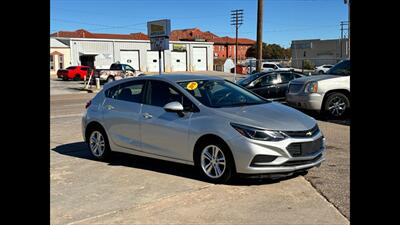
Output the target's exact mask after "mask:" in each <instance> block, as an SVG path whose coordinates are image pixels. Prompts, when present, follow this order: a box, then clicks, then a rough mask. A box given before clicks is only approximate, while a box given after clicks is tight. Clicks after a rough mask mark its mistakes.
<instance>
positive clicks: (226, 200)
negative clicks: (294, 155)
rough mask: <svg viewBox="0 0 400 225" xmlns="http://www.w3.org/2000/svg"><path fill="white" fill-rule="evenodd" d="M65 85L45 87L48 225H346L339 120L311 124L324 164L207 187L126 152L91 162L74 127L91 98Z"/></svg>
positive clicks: (343, 136) (179, 170)
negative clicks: (322, 142)
mask: <svg viewBox="0 0 400 225" xmlns="http://www.w3.org/2000/svg"><path fill="white" fill-rule="evenodd" d="M61 82H62V83H68V85H71V86H69V87H68V88H70V89H68V88H66V87H65V86H63V85H61V84H62V83H61ZM81 83H82V86H83V82H81ZM52 84H53V85H52ZM54 84H57V85H58V86H57V85H54ZM73 85H79V82H74V81H70V82H63V81H56V80H53V81H51V84H50V86H51V88H50V89H51V92H50V93H51V139H50V160H51V165H50V179H51V189H50V190H51V201H50V205H51V214H50V215H51V218H50V219H51V224H65V223H69V224H93V223H95V224H216V223H218V224H228V223H229V224H349V220H348V218H349V215H350V210H349V195H350V194H349V170H350V168H349V163H350V160H349V155H350V154H349V142H350V140H349V139H350V138H349V125H348V124H346V123H347V122H338V121H318V123H319V126H320V128H321V130H322V131H323V133H324V135H325V136H326V138H327V146H328V150H327V155H326V161H325V162H324V163H323V164H322V166H321V167H319V168H314V169H311V170H310V172H309V173H308V174H307V175H305V176H295V177H288V178H284V179H278V180H270V179H242V178H241V179H235V180H234V181H233V182H232V183H230V184H228V185H214V184H210V183H207V182H204V181H202V180H201V179H200V178H199V177H198V175H197V173H196V172H195V170H194V168H192V167H191V166H187V165H180V164H176V163H171V162H165V161H161V160H154V159H148V158H144V157H138V156H131V155H126V154H116V155H115V157H114V158H113V159H112V160H111V161H110V162H109V163H104V162H99V161H95V160H94V159H93V158H92V156H91V155H90V153H89V150H88V149H87V147H86V145H85V144H84V143H83V140H82V135H81V127H80V120H81V115H82V113H83V111H84V105H85V102H86V101H87V100H89V99H90V98H91V97H93V96H94V94H91V93H80V92H79V91H77V90H76V89H74V88H73Z"/></svg>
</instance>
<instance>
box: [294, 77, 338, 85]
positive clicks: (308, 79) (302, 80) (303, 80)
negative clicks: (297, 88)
mask: <svg viewBox="0 0 400 225" xmlns="http://www.w3.org/2000/svg"><path fill="white" fill-rule="evenodd" d="M336 77H339V76H336V75H316V76H305V77H301V78H298V79H295V80H292V81H291V83H295V84H304V83H307V82H311V81H321V80H327V79H332V78H336Z"/></svg>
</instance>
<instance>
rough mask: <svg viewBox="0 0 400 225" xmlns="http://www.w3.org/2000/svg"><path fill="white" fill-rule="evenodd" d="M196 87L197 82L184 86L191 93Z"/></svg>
mask: <svg viewBox="0 0 400 225" xmlns="http://www.w3.org/2000/svg"><path fill="white" fill-rule="evenodd" d="M197 86H199V84H198V83H197V82H190V83H188V84H187V85H186V88H187V89H188V90H189V91H193V90H194V89H196V88H197Z"/></svg>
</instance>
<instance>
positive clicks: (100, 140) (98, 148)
mask: <svg viewBox="0 0 400 225" xmlns="http://www.w3.org/2000/svg"><path fill="white" fill-rule="evenodd" d="M89 146H90V151H92V153H93V155H95V156H96V157H101V156H102V155H103V153H104V150H105V148H106V145H105V141H104V137H103V135H102V134H101V133H100V132H99V131H94V132H93V133H92V134H91V135H90V139H89Z"/></svg>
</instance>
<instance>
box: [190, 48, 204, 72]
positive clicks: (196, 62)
mask: <svg viewBox="0 0 400 225" xmlns="http://www.w3.org/2000/svg"><path fill="white" fill-rule="evenodd" d="M193 70H194V71H201V70H207V48H199V47H194V48H193Z"/></svg>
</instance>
